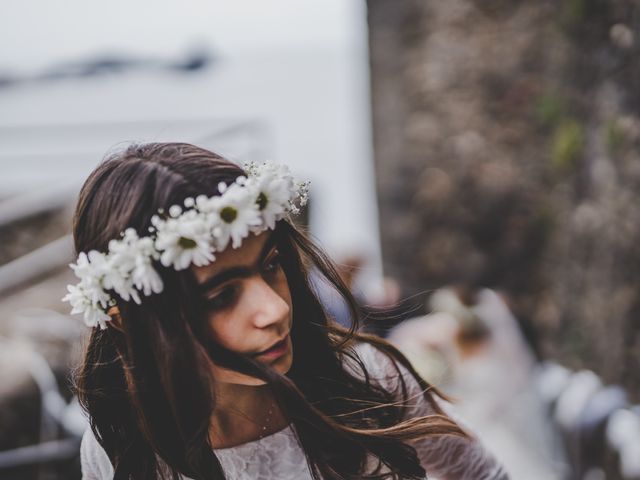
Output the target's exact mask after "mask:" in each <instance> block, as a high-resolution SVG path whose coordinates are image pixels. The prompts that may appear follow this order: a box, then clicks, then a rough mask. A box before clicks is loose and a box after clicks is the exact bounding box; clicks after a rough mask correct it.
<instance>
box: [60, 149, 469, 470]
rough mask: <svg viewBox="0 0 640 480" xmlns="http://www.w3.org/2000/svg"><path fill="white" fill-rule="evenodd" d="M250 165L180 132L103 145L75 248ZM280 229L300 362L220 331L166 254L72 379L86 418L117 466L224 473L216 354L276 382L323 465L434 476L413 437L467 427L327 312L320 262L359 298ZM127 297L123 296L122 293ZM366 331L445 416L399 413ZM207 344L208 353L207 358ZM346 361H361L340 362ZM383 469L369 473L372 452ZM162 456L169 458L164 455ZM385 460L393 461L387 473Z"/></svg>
mask: <svg viewBox="0 0 640 480" xmlns="http://www.w3.org/2000/svg"><path fill="white" fill-rule="evenodd" d="M240 175H244V171H243V170H242V169H241V168H240V167H238V166H237V165H235V164H233V163H231V162H229V161H227V160H225V159H223V158H222V157H220V156H219V155H216V154H214V153H212V152H209V151H207V150H204V149H202V148H199V147H195V146H193V145H189V144H183V143H168V144H146V145H133V146H131V147H129V148H127V149H126V150H125V151H123V152H121V153H118V154H115V155H112V156H111V157H108V158H107V159H106V160H105V161H104V162H103V163H102V164H101V165H100V166H99V167H98V168H97V169H96V170H95V171H94V172H93V173H92V174H91V175H90V177H89V178H88V179H87V181H86V183H85V184H84V186H83V188H82V191H81V193H80V197H79V201H78V206H77V210H76V215H75V218H74V227H73V231H74V240H75V246H76V249H77V251H79V252H80V251H89V250H99V251H106V250H107V245H108V242H109V240H111V239H113V238H117V237H118V235H119V234H120V232H122V231H124V230H125V229H126V228H134V229H135V230H136V231H137V232H138V234H140V235H147V234H148V233H147V231H148V227H149V225H150V221H151V216H152V215H153V214H155V213H156V212H157V211H158V210H159V209H160V208H164V209H168V208H169V207H170V206H171V205H174V204H182V202H183V200H184V199H185V198H187V197H196V196H197V195H200V194H207V195H209V196H210V195H213V194H217V193H218V191H217V186H218V184H219V182H226V183H231V182H233V181H234V180H235V179H236V178H237V177H238V176H240ZM274 235H276V242H277V245H278V248H279V250H280V252H281V257H282V266H283V269H284V272H285V274H286V276H287V280H288V283H289V287H290V290H291V297H292V302H293V312H294V320H293V326H292V330H291V338H292V341H293V344H294V346H295V345H304V348H294V358H293V366H292V368H291V370H290V371H289V372H288V373H287V374H286V375H280V374H278V373H277V372H275V371H274V370H272V369H270V368H268V367H265V366H263V365H262V364H260V363H259V362H257V361H254V360H251V359H250V358H247V357H245V356H243V355H240V354H237V353H234V352H232V351H229V350H227V349H224V348H222V347H221V346H219V345H217V344H215V343H214V342H213V341H212V340H211V335H210V332H208V331H207V323H206V322H205V321H204V320H203V319H204V315H205V307H204V306H203V302H202V299H201V298H199V297H198V296H197V294H196V293H195V292H197V289H196V288H195V279H194V277H193V274H192V273H191V272H190V271H189V270H185V271H181V272H177V271H175V270H173V269H171V268H162V267H161V266H160V265H158V266H157V270H158V271H159V273H160V275H161V277H162V280H163V282H164V285H165V287H164V290H163V292H162V293H160V294H156V295H152V296H150V297H145V298H144V301H143V302H142V304H141V305H137V304H135V303H133V302H124V301H122V300H119V301H118V307H119V310H120V316H121V318H122V322H121V325H120V328H117V329H116V328H107V329H106V330H99V329H95V330H94V331H93V332H92V333H91V336H90V339H89V342H88V345H87V348H86V353H85V358H84V362H83V364H82V365H81V367H80V368H79V371H78V374H77V378H76V389H77V393H78V397H79V399H80V402H81V404H82V406H83V408H84V409H85V410H86V411H87V412H88V414H89V417H90V421H91V428H92V430H93V433H94V435H95V436H96V438H97V440H98V441H99V443H100V444H101V445H102V447H103V448H104V449H105V451H106V452H107V454H108V456H109V458H110V460H111V463H112V464H113V465H114V469H115V475H114V478H115V479H116V480H119V479H135V480H142V479H169V478H170V479H174V480H177V479H178V478H180V475H181V474H182V475H186V476H189V477H191V478H193V479H195V480H199V479H212V478H214V479H223V478H225V477H224V473H223V471H222V467H221V465H220V462H219V461H218V459H217V457H216V455H215V453H214V451H213V449H212V446H211V443H210V440H209V422H210V418H211V414H212V412H213V410H214V408H215V398H214V395H213V393H212V392H213V389H212V388H211V385H212V381H213V380H214V379H212V378H211V373H210V371H209V370H208V368H207V364H208V360H209V359H212V360H213V361H215V362H216V363H219V364H221V365H223V366H231V367H232V368H234V369H235V370H238V371H240V372H243V373H247V374H249V375H252V376H255V377H258V378H261V379H263V380H265V381H267V382H268V383H269V384H270V386H271V388H272V390H273V392H274V394H275V396H276V399H277V401H278V402H279V404H280V406H281V408H282V410H283V412H284V414H285V415H286V416H287V418H288V419H289V420H290V421H291V422H292V423H293V424H294V426H295V431H296V433H297V436H298V439H299V440H300V443H301V444H302V447H303V449H304V452H305V454H306V456H307V460H308V462H309V465H310V466H311V470H312V472H313V475H314V477H316V478H318V479H319V478H335V479H356V478H358V479H361V478H403V479H405V478H406V479H418V478H423V477H424V475H425V472H424V469H423V468H422V467H421V465H420V462H419V460H418V457H417V454H416V452H415V450H414V449H413V448H412V447H411V446H409V445H408V444H407V443H406V442H407V441H409V440H412V439H416V438H421V437H424V436H428V435H442V434H454V435H464V434H463V432H462V431H461V430H460V429H459V428H458V427H457V426H456V425H455V423H453V422H452V421H451V420H450V419H448V418H447V417H446V416H445V415H444V414H442V412H441V411H440V410H439V408H438V406H437V405H436V404H435V402H433V399H432V396H431V394H430V392H429V389H430V386H429V385H428V384H427V383H426V382H425V381H424V380H422V379H421V378H420V377H419V376H418V375H417V374H416V372H415V371H414V370H413V368H412V367H411V365H410V364H409V363H408V361H407V360H406V359H405V358H404V356H402V355H401V354H400V353H399V352H398V351H397V350H396V349H395V348H393V347H392V346H391V345H390V344H388V343H387V342H385V341H384V340H381V339H379V338H377V337H373V336H368V335H364V334H360V333H357V329H356V326H355V324H354V327H352V329H350V330H346V329H344V328H341V327H339V326H338V325H337V324H335V323H334V322H333V321H331V320H330V319H328V318H327V315H326V313H325V312H324V310H323V308H322V305H321V304H320V302H319V301H318V299H317V297H316V295H315V294H314V291H313V289H312V288H311V286H310V285H309V282H308V274H309V270H310V268H317V269H318V270H319V272H320V273H321V274H322V275H324V276H325V277H326V278H327V279H328V281H329V282H331V284H332V285H333V286H334V287H335V288H336V289H337V290H338V292H339V293H340V294H341V295H342V296H343V297H344V298H345V299H346V300H347V302H348V304H349V306H350V309H351V310H352V316H353V318H354V319H357V317H358V314H359V312H358V308H357V306H356V303H355V301H354V300H353V298H352V296H351V294H350V292H349V290H348V288H347V287H346V286H345V285H344V284H343V282H342V281H341V280H340V277H339V275H338V274H337V272H336V270H335V268H334V267H333V265H332V263H331V262H330V261H329V259H328V258H327V257H326V256H325V255H324V254H323V253H322V251H321V250H320V249H318V248H317V247H316V246H315V245H314V244H313V242H311V241H310V240H309V238H307V236H306V235H305V234H304V233H302V232H301V231H300V230H299V229H298V228H296V227H294V226H293V225H291V224H290V223H289V222H287V221H286V220H281V221H280V222H278V225H277V227H276V230H275V232H274ZM116 298H118V297H116ZM356 342H369V343H371V344H373V345H374V346H375V347H376V348H378V349H379V350H380V351H382V352H383V353H384V354H385V355H387V356H388V357H389V358H390V359H391V360H393V364H394V365H396V368H398V374H399V375H400V370H399V367H397V365H402V366H404V367H405V368H407V369H408V370H409V371H410V372H411V374H412V375H413V376H414V377H415V379H416V380H417V381H418V382H419V384H420V386H421V387H422V388H423V390H424V396H425V401H428V402H430V403H431V404H432V405H433V408H434V410H435V411H436V412H439V413H440V414H439V415H434V416H432V417H426V418H422V419H411V420H406V419H404V414H405V412H406V408H407V404H408V401H409V399H408V398H407V396H408V395H407V391H406V387H405V384H404V380H403V379H402V376H400V385H401V390H402V392H401V397H402V398H403V400H404V401H403V402H400V403H398V392H389V391H386V390H384V389H383V388H382V387H380V386H379V385H377V384H376V383H375V382H373V381H371V380H370V378H369V375H368V372H367V369H366V368H365V365H364V363H363V362H362V361H361V360H360V358H359V357H358V355H357V353H356V351H355V350H354V345H355V343H356ZM207 357H208V358H207ZM345 362H346V363H349V364H351V365H353V367H354V368H352V369H349V368H346V367H345ZM370 456H373V458H375V459H377V460H378V461H379V463H378V469H377V470H376V469H374V470H373V471H370V472H368V473H367V474H365V473H363V470H364V469H365V465H366V464H367V463H366V462H367V459H368V458H371V457H370ZM159 459H161V461H159ZM383 466H386V467H388V468H389V469H390V470H391V472H393V473H392V474H391V476H389V474H384V473H382V467H383Z"/></svg>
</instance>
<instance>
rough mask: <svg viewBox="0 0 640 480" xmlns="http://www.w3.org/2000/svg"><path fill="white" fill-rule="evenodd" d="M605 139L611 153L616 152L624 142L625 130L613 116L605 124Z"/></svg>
mask: <svg viewBox="0 0 640 480" xmlns="http://www.w3.org/2000/svg"><path fill="white" fill-rule="evenodd" d="M604 141H605V144H606V145H607V149H608V150H609V153H615V152H616V151H617V150H618V149H619V148H620V147H621V146H622V143H623V142H624V132H623V131H622V129H621V128H620V126H619V125H618V122H617V119H615V118H612V119H610V120H608V121H607V122H606V123H605V125H604Z"/></svg>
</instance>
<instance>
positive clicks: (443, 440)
mask: <svg viewBox="0 0 640 480" xmlns="http://www.w3.org/2000/svg"><path fill="white" fill-rule="evenodd" d="M358 352H359V354H360V357H361V358H362V360H363V362H364V363H365V365H366V366H367V369H368V370H369V372H370V375H371V378H372V379H373V380H374V381H376V382H379V383H380V384H381V385H382V386H383V387H385V388H386V389H388V390H391V391H399V390H398V389H399V385H400V380H399V378H398V374H397V371H396V369H395V367H394V365H393V364H392V363H391V361H390V360H389V359H388V358H387V357H386V356H385V355H384V354H382V353H380V352H379V351H377V350H376V349H375V348H374V347H372V346H370V345H368V344H363V345H360V346H359V347H358ZM401 371H402V372H403V378H404V379H405V382H406V384H407V387H408V393H409V396H410V398H411V399H415V400H412V401H414V402H415V403H414V404H413V405H412V406H411V408H410V410H411V411H410V414H409V415H410V416H411V417H413V416H424V415H430V414H433V413H435V412H434V410H433V408H432V406H431V405H429V403H428V402H427V401H425V400H424V398H423V397H422V395H421V394H420V387H419V385H418V383H417V382H416V381H415V380H414V379H413V377H412V376H411V375H410V374H409V372H408V371H406V370H404V369H403V368H401ZM439 403H440V404H441V407H443V409H445V410H446V411H447V413H448V414H449V415H451V416H453V417H454V418H455V415H453V413H452V412H451V406H450V405H448V404H444V402H439ZM456 421H458V422H459V419H458V418H456ZM412 445H413V446H414V447H415V448H416V451H417V453H418V455H419V457H420V460H421V463H422V465H423V467H424V468H425V470H426V471H427V474H428V478H429V480H434V479H440V480H506V479H508V476H507V474H506V473H505V472H504V470H503V469H502V467H501V466H500V464H499V463H498V462H497V461H496V460H495V459H494V457H493V456H492V455H490V454H489V453H487V451H486V450H485V449H484V448H483V447H482V445H481V444H480V443H479V442H478V441H477V440H475V439H471V438H470V439H461V438H458V437H447V436H441V437H437V438H433V439H425V440H419V441H415V442H414V443H413V444H412ZM215 453H216V455H217V456H218V459H219V460H220V463H221V464H222V468H223V470H224V472H225V476H226V478H227V479H228V480H276V479H277V480H312V478H313V477H312V476H311V472H310V470H309V467H308V465H307V460H306V457H305V455H304V452H303V450H302V448H301V447H300V444H299V443H298V441H297V439H296V436H295V432H294V430H293V427H292V426H289V427H287V428H285V429H284V430H281V431H279V432H276V433H274V434H272V435H268V436H266V437H264V438H262V439H259V440H255V441H252V442H247V443H244V444H242V445H238V446H235V447H231V448H223V449H216V450H215ZM80 454H81V456H80V458H81V463H82V478H83V480H111V479H112V478H113V467H112V466H111V463H110V461H109V458H108V457H107V454H106V452H105V451H104V450H103V449H102V447H101V446H100V444H99V443H98V441H97V440H96V439H95V437H94V436H93V434H92V433H91V431H90V430H89V431H87V433H85V435H84V438H83V440H82V447H81V450H80ZM185 480H188V479H185Z"/></svg>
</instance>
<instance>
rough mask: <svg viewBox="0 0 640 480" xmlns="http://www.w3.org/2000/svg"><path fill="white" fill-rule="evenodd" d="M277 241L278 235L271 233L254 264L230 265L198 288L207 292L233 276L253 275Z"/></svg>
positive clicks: (244, 276)
mask: <svg viewBox="0 0 640 480" xmlns="http://www.w3.org/2000/svg"><path fill="white" fill-rule="evenodd" d="M275 243H276V236H275V235H273V234H269V238H267V241H266V242H264V245H262V248H261V249H260V254H259V255H258V258H257V261H256V263H255V264H254V265H248V266H244V265H243V266H237V267H229V268H226V269H224V270H221V271H220V272H218V273H216V274H215V275H213V276H211V277H210V278H208V279H206V280H205V281H204V282H202V283H201V284H199V285H198V290H200V292H201V293H205V292H208V291H210V290H213V289H214V288H216V287H217V286H218V285H221V284H223V283H225V282H228V281H229V280H231V279H233V278H246V277H249V276H251V275H253V273H254V272H255V271H256V269H257V268H258V265H259V264H260V263H261V262H262V261H263V260H264V259H265V258H266V257H267V255H268V254H269V253H271V251H272V250H273V249H274V247H275V246H276V245H275Z"/></svg>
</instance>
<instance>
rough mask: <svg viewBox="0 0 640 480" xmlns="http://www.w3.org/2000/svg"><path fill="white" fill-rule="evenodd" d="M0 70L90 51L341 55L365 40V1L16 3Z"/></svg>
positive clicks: (4, 22) (8, 7)
mask: <svg viewBox="0 0 640 480" xmlns="http://www.w3.org/2000/svg"><path fill="white" fill-rule="evenodd" d="M1 10H2V11H1V12H0V45H2V47H0V68H2V69H3V70H5V69H9V70H21V71H23V70H30V69H33V68H41V67H43V66H46V65H48V64H50V63H51V62H55V61H56V60H66V59H75V58H77V57H78V56H84V55H87V54H90V53H93V52H101V53H104V52H107V53H108V52H114V51H115V52H118V51H126V52H128V53H135V54H145V55H146V54H152V55H169V56H171V55H177V54H180V53H181V52H183V51H184V50H185V49H186V48H188V47H190V46H191V45H194V44H205V45H211V46H212V47H214V48H215V49H216V50H218V51H219V52H220V53H221V54H223V55H237V54H242V53H245V52H249V53H255V52H257V51H261V50H267V51H274V50H276V51H282V50H300V49H323V50H324V49H330V50H334V49H344V48H345V47H347V48H353V47H355V48H359V47H362V43H363V42H364V41H365V39H366V34H364V33H363V32H364V31H365V28H366V14H365V5H364V0H266V1H265V0H186V1H184V0H183V1H176V0H135V1H131V0H111V1H109V2H98V1H94V0H64V1H59V2H56V1H51V0H21V1H13V2H3V4H2V8H1Z"/></svg>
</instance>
